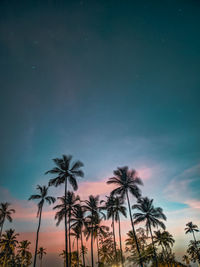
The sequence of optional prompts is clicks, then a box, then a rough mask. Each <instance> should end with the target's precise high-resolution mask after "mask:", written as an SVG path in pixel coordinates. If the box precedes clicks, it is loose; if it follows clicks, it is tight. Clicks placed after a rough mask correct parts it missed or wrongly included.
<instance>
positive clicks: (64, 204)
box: [53, 191, 80, 265]
mask: <svg viewBox="0 0 200 267" xmlns="http://www.w3.org/2000/svg"><path fill="white" fill-rule="evenodd" d="M58 199H59V200H60V201H61V204H59V205H56V206H55V207H54V208H53V209H59V211H58V212H56V215H55V219H57V220H58V222H57V224H56V225H59V224H60V222H61V221H62V220H63V218H65V212H67V214H68V216H69V220H68V221H69V222H68V223H69V262H70V265H71V239H70V231H71V225H70V223H71V216H72V212H73V210H74V209H75V207H77V205H78V204H77V202H79V201H80V197H79V196H78V195H77V196H75V194H74V192H70V191H67V197H66V199H65V197H64V196H63V197H58Z"/></svg>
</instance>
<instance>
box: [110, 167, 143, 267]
mask: <svg viewBox="0 0 200 267" xmlns="http://www.w3.org/2000/svg"><path fill="white" fill-rule="evenodd" d="M113 174H114V175H115V176H114V177H112V178H109V180H108V181H107V184H114V185H116V186H117V188H116V189H114V190H113V191H112V192H111V194H112V195H119V196H120V197H121V198H122V199H123V200H124V199H125V198H126V199H127V202H128V208H129V215H130V220H131V225H132V230H133V234H134V238H135V242H136V247H137V251H138V255H139V259H140V266H141V267H143V263H142V258H141V255H140V248H139V245H138V241H137V236H136V232H135V227H134V224H133V218H132V215H131V206H130V200H129V194H128V192H130V193H131V194H132V195H133V196H134V197H136V198H139V197H140V196H141V191H140V189H139V187H138V185H143V183H142V181H141V179H140V178H139V177H138V176H137V172H136V171H135V170H129V169H128V167H127V166H125V167H121V168H119V167H118V168H117V170H115V171H114V172H113Z"/></svg>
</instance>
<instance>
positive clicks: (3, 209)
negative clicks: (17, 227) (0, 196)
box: [0, 202, 15, 239]
mask: <svg viewBox="0 0 200 267" xmlns="http://www.w3.org/2000/svg"><path fill="white" fill-rule="evenodd" d="M9 206H10V203H8V202H4V203H1V204H0V221H1V223H0V225H1V230H0V239H1V235H2V231H3V225H4V222H5V220H6V219H7V220H8V221H9V222H12V217H11V215H12V213H15V210H14V209H9Z"/></svg>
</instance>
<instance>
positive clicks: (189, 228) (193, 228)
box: [185, 222, 199, 234]
mask: <svg viewBox="0 0 200 267" xmlns="http://www.w3.org/2000/svg"><path fill="white" fill-rule="evenodd" d="M193 232H199V229H198V226H197V225H196V224H193V223H192V222H188V223H187V224H186V228H185V233H186V234H188V233H193Z"/></svg>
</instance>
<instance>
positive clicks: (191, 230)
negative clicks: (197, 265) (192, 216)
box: [185, 222, 200, 261]
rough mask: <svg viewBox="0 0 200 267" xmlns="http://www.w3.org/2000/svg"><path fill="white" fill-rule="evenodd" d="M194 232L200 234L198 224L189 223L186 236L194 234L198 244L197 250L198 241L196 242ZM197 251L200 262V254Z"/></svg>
mask: <svg viewBox="0 0 200 267" xmlns="http://www.w3.org/2000/svg"><path fill="white" fill-rule="evenodd" d="M194 232H199V229H198V226H197V225H196V224H193V223H192V222H188V223H187V224H186V228H185V233H186V234H188V233H192V234H193V238H194V243H195V244H196V248H197V240H196V237H195V234H194ZM196 251H197V256H198V259H199V261H200V254H199V250H198V248H197V249H196Z"/></svg>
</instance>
